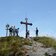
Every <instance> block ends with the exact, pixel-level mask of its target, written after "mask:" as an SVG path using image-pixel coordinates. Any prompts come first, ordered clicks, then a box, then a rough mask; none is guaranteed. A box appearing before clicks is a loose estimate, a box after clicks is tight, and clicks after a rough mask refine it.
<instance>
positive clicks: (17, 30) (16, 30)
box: [15, 28, 19, 36]
mask: <svg viewBox="0 0 56 56" xmlns="http://www.w3.org/2000/svg"><path fill="white" fill-rule="evenodd" d="M18 33H19V28H17V29H15V34H16V36H18Z"/></svg>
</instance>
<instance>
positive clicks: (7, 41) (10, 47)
mask: <svg viewBox="0 0 56 56" xmlns="http://www.w3.org/2000/svg"><path fill="white" fill-rule="evenodd" d="M31 44H32V43H31V42H30V41H29V40H28V39H24V38H22V37H1V38H0V56H8V54H9V53H11V52H13V53H18V55H21V56H22V55H24V53H25V52H22V51H24V48H23V45H31Z"/></svg>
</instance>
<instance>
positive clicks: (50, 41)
mask: <svg viewBox="0 0 56 56" xmlns="http://www.w3.org/2000/svg"><path fill="white" fill-rule="evenodd" d="M34 41H37V42H41V43H43V44H44V45H45V47H53V48H55V49H56V41H55V40H54V39H52V38H50V37H45V36H43V37H34Z"/></svg>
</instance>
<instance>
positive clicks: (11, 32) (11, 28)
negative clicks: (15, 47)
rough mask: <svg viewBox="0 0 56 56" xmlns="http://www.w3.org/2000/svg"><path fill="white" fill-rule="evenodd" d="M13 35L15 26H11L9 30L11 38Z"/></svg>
mask: <svg viewBox="0 0 56 56" xmlns="http://www.w3.org/2000/svg"><path fill="white" fill-rule="evenodd" d="M12 34H13V26H11V27H10V28H9V36H12Z"/></svg>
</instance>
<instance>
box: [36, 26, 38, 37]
mask: <svg viewBox="0 0 56 56" xmlns="http://www.w3.org/2000/svg"><path fill="white" fill-rule="evenodd" d="M36 37H38V28H37V27H36Z"/></svg>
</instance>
